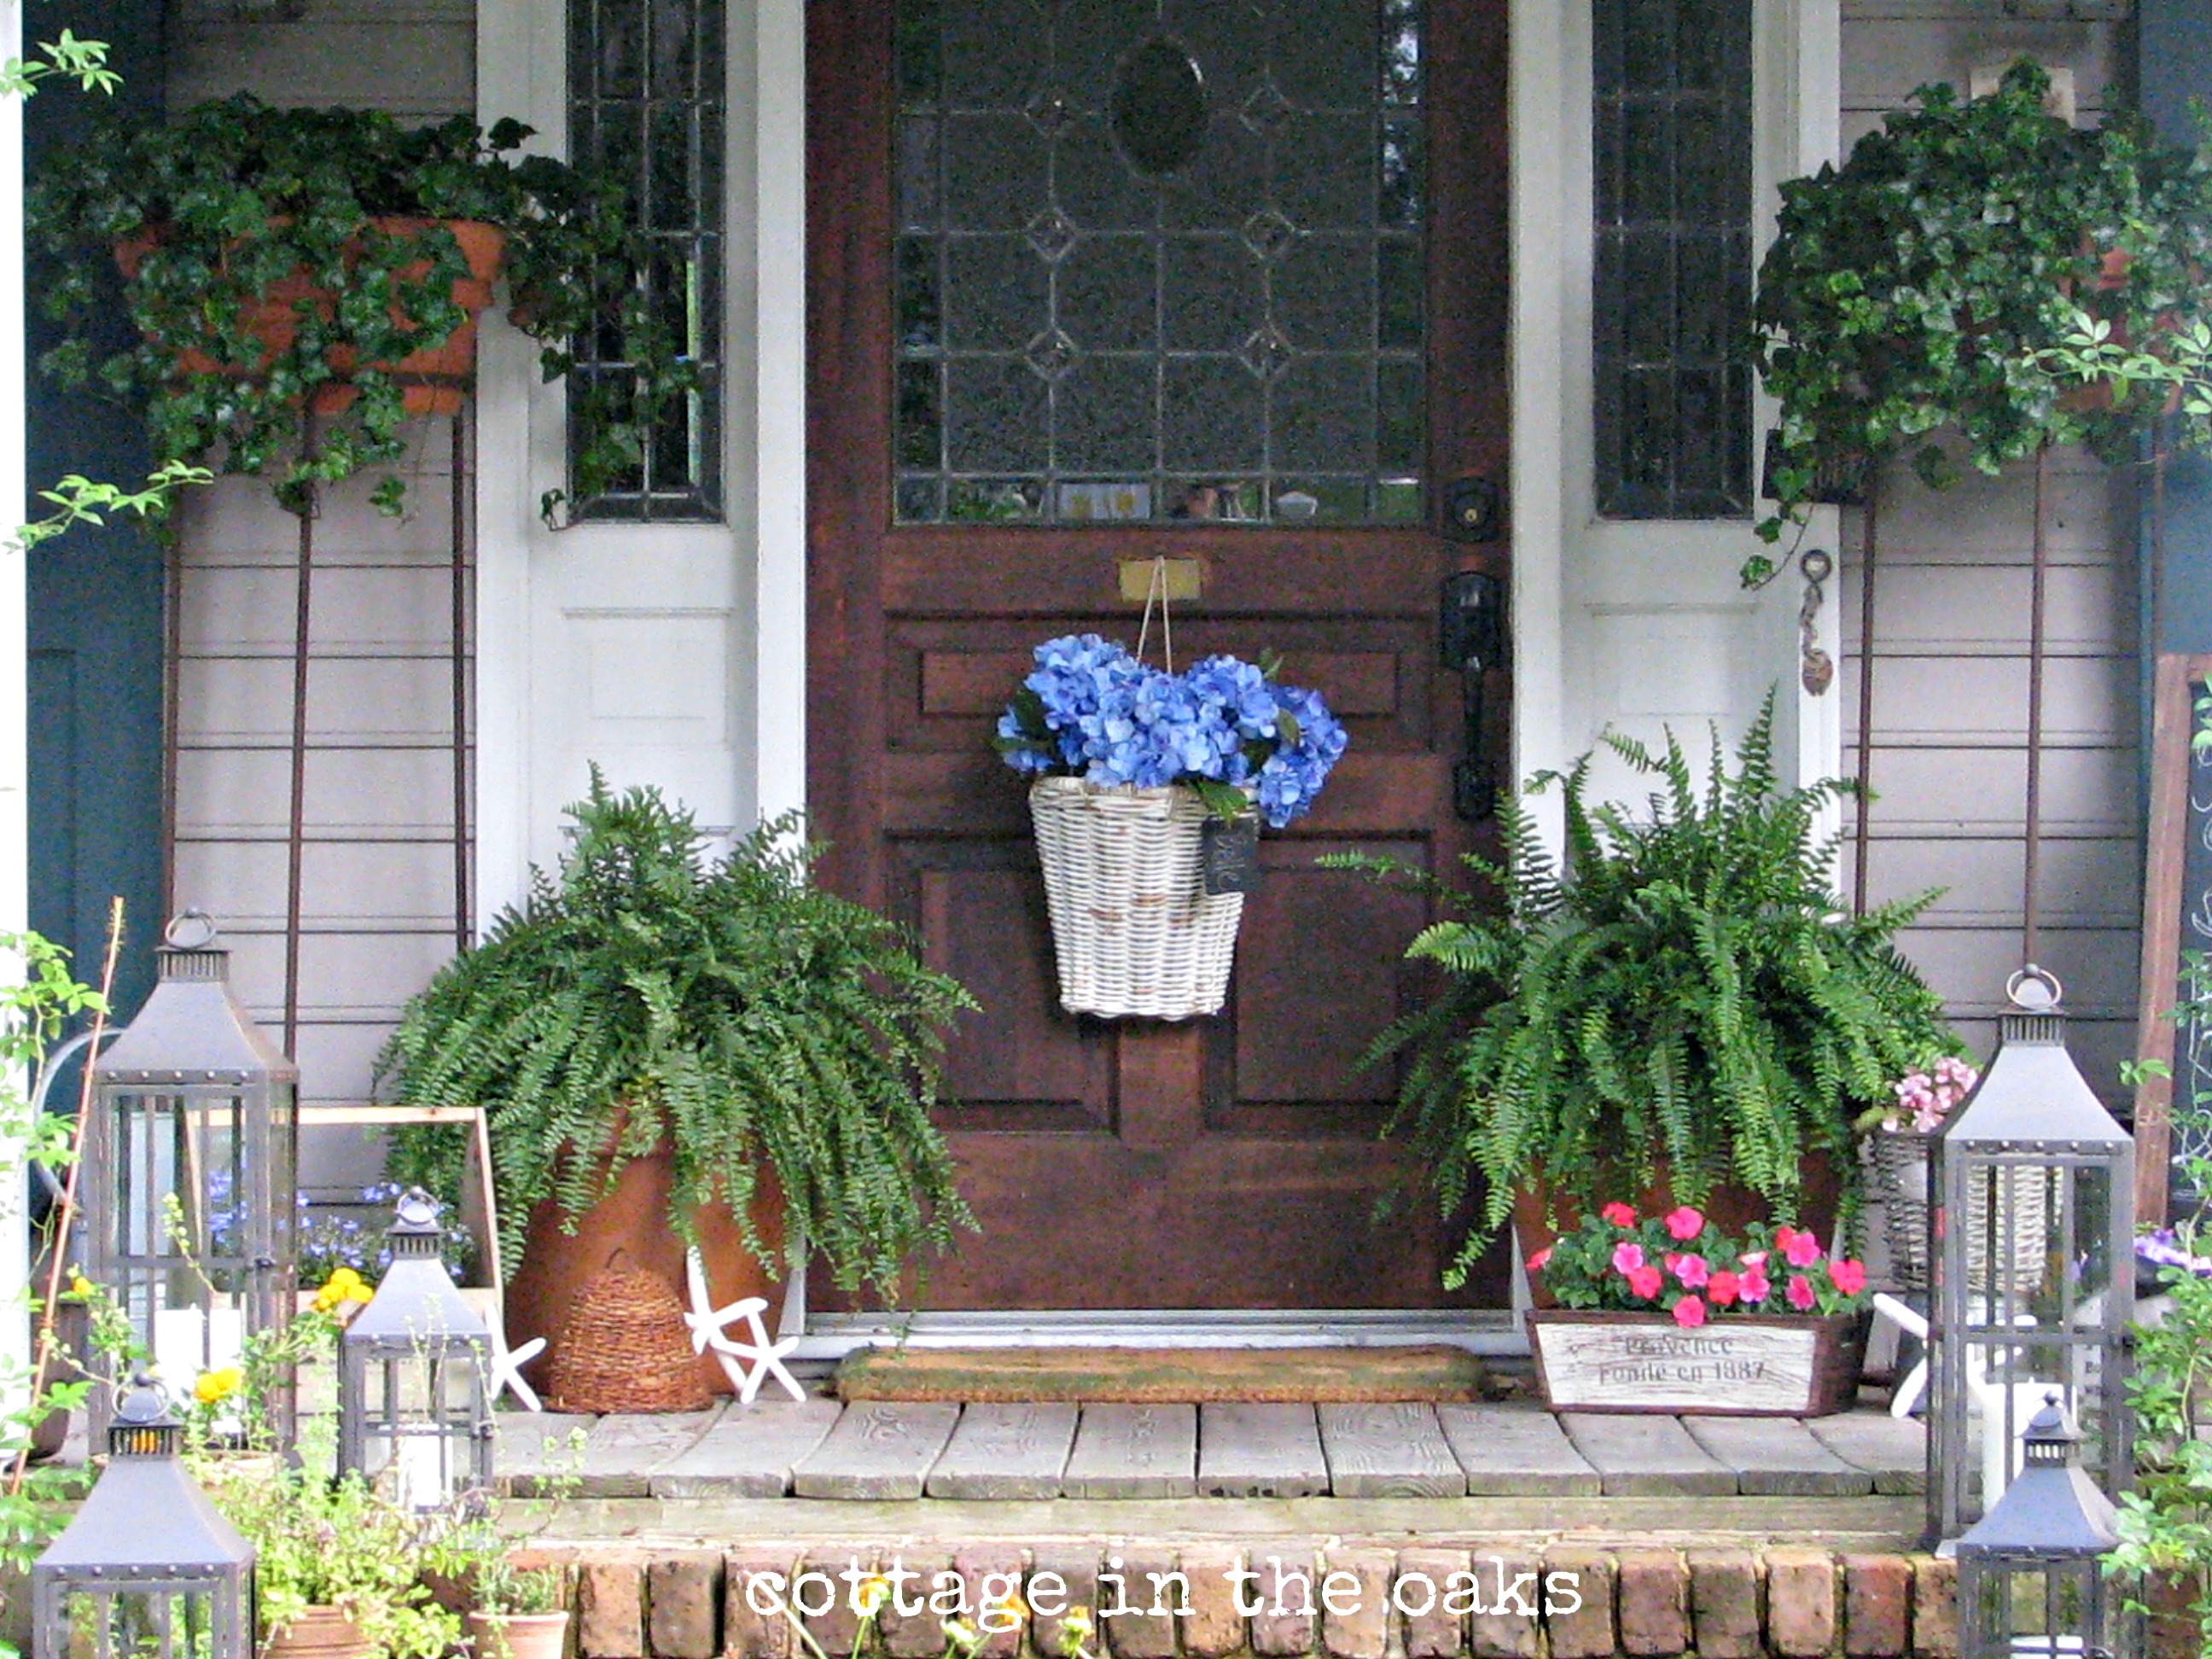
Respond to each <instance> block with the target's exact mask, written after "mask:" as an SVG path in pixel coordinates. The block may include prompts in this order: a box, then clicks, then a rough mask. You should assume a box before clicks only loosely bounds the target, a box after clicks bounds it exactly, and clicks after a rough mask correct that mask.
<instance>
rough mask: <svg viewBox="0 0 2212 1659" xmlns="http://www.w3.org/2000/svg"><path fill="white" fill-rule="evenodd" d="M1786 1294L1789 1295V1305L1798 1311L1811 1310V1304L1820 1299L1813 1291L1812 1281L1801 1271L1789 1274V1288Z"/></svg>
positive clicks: (1805, 1311) (1808, 1311)
mask: <svg viewBox="0 0 2212 1659" xmlns="http://www.w3.org/2000/svg"><path fill="white" fill-rule="evenodd" d="M1787 1294H1788V1296H1789V1297H1790V1306H1791V1307H1793V1308H1795V1309H1796V1310H1797V1311H1798V1312H1799V1313H1810V1312H1812V1311H1813V1304H1814V1303H1815V1302H1817V1301H1819V1300H1820V1297H1817V1296H1815V1295H1814V1292H1813V1281H1812V1280H1811V1279H1808V1278H1806V1277H1805V1275H1804V1274H1802V1273H1792V1274H1790V1289H1789V1291H1788V1292H1787Z"/></svg>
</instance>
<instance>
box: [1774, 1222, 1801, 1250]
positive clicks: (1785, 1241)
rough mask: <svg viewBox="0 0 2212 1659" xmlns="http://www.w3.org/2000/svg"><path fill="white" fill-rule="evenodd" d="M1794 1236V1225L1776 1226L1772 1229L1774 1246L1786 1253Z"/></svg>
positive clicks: (1795, 1232)
mask: <svg viewBox="0 0 2212 1659" xmlns="http://www.w3.org/2000/svg"><path fill="white" fill-rule="evenodd" d="M1796 1237H1797V1230H1796V1228H1795V1227H1788V1226H1784V1227H1777V1228H1776V1229H1775V1230H1774V1248H1775V1249H1778V1250H1780V1251H1782V1252H1784V1254H1785V1255H1786V1254H1788V1252H1789V1249H1790V1244H1791V1243H1792V1242H1793V1241H1794V1240H1795V1239H1796Z"/></svg>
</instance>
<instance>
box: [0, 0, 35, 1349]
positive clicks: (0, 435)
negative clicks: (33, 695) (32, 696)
mask: <svg viewBox="0 0 2212 1659" xmlns="http://www.w3.org/2000/svg"><path fill="white" fill-rule="evenodd" d="M22 25H23V14H22V7H21V3H20V0H0V59H5V58H14V57H16V56H18V55H20V54H21V52H22V50H23V46H22V41H23V27H22ZM23 350H24V345H23V104H22V100H21V99H20V98H7V97H0V930H4V931H6V932H9V933H20V932H21V931H22V930H23V929H24V928H25V927H28V926H29V925H30V922H29V909H30V888H29V847H28V844H27V833H26V823H27V819H26V815H25V811H24V803H23V790H24V774H25V771H26V769H27V759H28V757H27V732H26V725H25V707H24V698H25V675H26V672H27V666H28V665H27V662H26V660H25V657H24V651H25V648H26V647H25V634H24V626H23V556H22V554H21V551H20V550H17V549H16V548H15V545H14V541H13V537H14V532H15V526H16V525H18V524H20V523H21V521H22V520H23V518H24V516H25V513H26V500H25V498H26V496H27V493H28V487H27V483H26V481H25V472H24V458H23V448H24V441H25V410H24V405H23V386H24V379H23ZM17 1081H18V1084H19V1086H20V1079H19V1080H17ZM17 1164H18V1159H17V1158H16V1157H15V1147H14V1146H12V1145H8V1146H0V1170H8V1171H10V1172H14V1171H15V1170H16V1166H17ZM22 1195H23V1182H22V1180H21V1176H20V1174H19V1173H10V1174H9V1176H8V1178H7V1179H4V1180H0V1285H25V1284H28V1283H29V1282H30V1266H29V1260H28V1250H29V1243H28V1241H27V1239H26V1237H24V1229H23V1217H22ZM29 1358H30V1348H29V1329H28V1322H27V1321H26V1320H24V1319H22V1318H21V1317H7V1318H0V1370H13V1369H15V1367H16V1366H17V1365H18V1364H27V1362H28V1360H29Z"/></svg>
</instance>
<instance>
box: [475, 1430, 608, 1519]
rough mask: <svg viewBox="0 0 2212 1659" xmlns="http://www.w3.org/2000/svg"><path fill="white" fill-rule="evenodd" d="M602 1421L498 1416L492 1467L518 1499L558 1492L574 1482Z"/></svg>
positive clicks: (493, 1444)
mask: <svg viewBox="0 0 2212 1659" xmlns="http://www.w3.org/2000/svg"><path fill="white" fill-rule="evenodd" d="M598 1422H599V1419H598V1418H596V1417H577V1416H570V1415H568V1414H566V1413H557V1412H499V1413H495V1415H494V1416H493V1419H492V1424H493V1430H494V1434H495V1438H494V1440H493V1443H492V1468H493V1469H494V1470H495V1473H496V1474H497V1476H498V1478H499V1479H500V1480H502V1481H504V1482H505V1483H506V1485H507V1490H508V1491H509V1492H513V1494H514V1495H515V1496H516V1497H518V1498H535V1497H541V1496H550V1495H555V1494H557V1493H559V1492H561V1491H562V1488H563V1487H565V1486H568V1485H570V1484H571V1483H573V1481H574V1478H575V1475H576V1474H577V1471H578V1468H579V1466H580V1463H581V1462H582V1458H583V1446H584V1443H585V1442H586V1440H588V1439H589V1438H590V1437H591V1432H592V1427H593V1425H596V1424H597V1423H598Z"/></svg>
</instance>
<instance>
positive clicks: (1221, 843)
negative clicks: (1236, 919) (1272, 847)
mask: <svg viewBox="0 0 2212 1659" xmlns="http://www.w3.org/2000/svg"><path fill="white" fill-rule="evenodd" d="M1199 858H1200V867H1201V868H1202V869H1203V871H1204V872H1205V881H1206V896H1207V897H1208V898H1214V897H1217V896H1219V895H1221V894H1223V893H1249V892H1250V891H1252V890H1253V889H1254V888H1255V887H1257V886H1258V885H1259V884H1260V820H1259V818H1258V817H1256V816H1255V815H1253V814H1250V813H1246V814H1243V815H1242V816H1240V817H1236V818H1234V819H1232V820H1231V821H1230V822H1229V823H1223V822H1222V821H1221V820H1220V819H1219V818H1208V819H1207V820H1206V829H1205V831H1204V833H1203V835H1202V836H1201V837H1200V842H1199Z"/></svg>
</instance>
